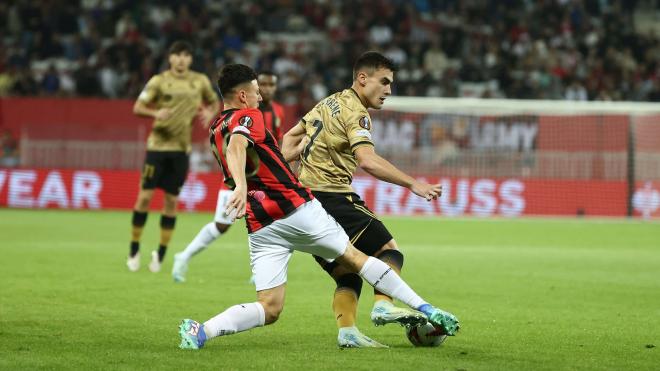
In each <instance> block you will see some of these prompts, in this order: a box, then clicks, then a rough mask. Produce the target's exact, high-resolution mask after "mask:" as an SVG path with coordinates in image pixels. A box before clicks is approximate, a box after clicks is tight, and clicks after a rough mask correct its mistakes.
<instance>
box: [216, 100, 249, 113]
mask: <svg viewBox="0 0 660 371" xmlns="http://www.w3.org/2000/svg"><path fill="white" fill-rule="evenodd" d="M246 108H250V107H248V106H247V104H244V103H241V102H234V101H224V108H223V109H222V110H223V111H227V110H230V109H246Z"/></svg>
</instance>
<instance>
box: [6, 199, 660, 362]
mask: <svg viewBox="0 0 660 371" xmlns="http://www.w3.org/2000/svg"><path fill="white" fill-rule="evenodd" d="M211 218H212V216H211V215H210V214H182V215H181V216H180V217H179V219H178V221H177V229H176V232H175V234H174V238H173V241H172V244H171V245H170V251H169V252H168V255H167V258H166V262H165V264H164V267H163V271H162V272H161V273H159V274H152V273H150V272H149V271H148V269H147V267H146V265H147V263H148V258H149V255H150V251H151V250H152V249H154V248H155V247H156V246H157V236H158V227H157V225H158V217H157V216H156V214H151V215H150V217H149V220H148V221H147V225H146V231H145V236H144V237H143V245H142V246H143V248H142V269H141V270H140V271H139V272H137V273H129V272H128V271H127V269H126V266H125V256H126V253H127V251H128V234H129V223H130V213H128V212H86V211H80V212H75V211H70V212H62V211H30V210H8V209H0V221H1V222H0V252H1V254H2V255H1V256H2V260H3V263H2V269H0V285H1V286H0V287H1V290H0V369H35V368H49V369H51V368H57V369H98V368H111V369H183V368H197V369H246V368H249V369H287V370H290V369H343V370H348V369H350V370H355V369H364V370H385V369H418V370H420V369H434V370H435V369H447V370H479V369H482V370H496V369H499V370H515V369H520V370H543V369H546V370H561V369H566V370H568V369H571V370H572V369H598V370H604V369H612V370H621V369H630V370H642V369H657V368H658V367H659V365H660V295H659V293H660V242H659V241H660V225H659V224H658V223H645V222H634V221H602V220H597V221H594V220H572V219H571V220H548V219H538V220H536V219H519V220H477V219H472V220H470V219H467V220H460V219H420V218H415V219H413V218H410V219H404V218H385V219H384V220H385V223H386V225H387V226H388V227H389V228H390V230H391V232H392V233H393V235H394V236H395V238H396V240H397V241H398V243H399V245H400V247H401V248H402V249H403V251H404V252H405V254H406V262H405V265H404V271H403V272H404V277H405V278H406V279H407V281H408V282H409V283H410V284H411V285H412V286H413V288H415V289H416V290H417V291H418V293H420V294H421V295H422V296H423V297H424V298H427V299H428V300H430V301H431V302H433V303H435V304H436V305H438V306H440V307H442V308H446V309H447V310H450V311H452V312H454V313H455V314H456V315H458V317H459V318H460V319H461V322H462V325H463V328H462V330H461V332H460V333H459V335H458V336H456V337H454V338H449V339H448V340H447V341H446V342H445V343H444V344H443V345H442V346H441V347H439V348H430V349H429V348H413V347H412V345H411V344H409V342H408V340H407V339H406V338H405V334H404V330H403V329H402V328H400V327H398V326H396V325H388V326H386V327H379V328H375V327H374V326H373V325H371V323H370V321H369V311H370V309H371V305H372V297H373V295H372V293H371V290H370V287H369V286H368V285H366V284H365V285H364V289H363V293H362V300H361V305H360V311H359V314H358V325H359V326H360V328H361V329H362V331H363V332H364V333H365V334H367V335H369V336H372V337H373V338H374V339H376V340H378V341H380V342H383V343H385V344H388V345H390V346H391V348H389V349H351V350H339V349H338V348H337V347H336V328H335V322H334V320H333V315H332V311H331V308H330V302H331V297H332V292H333V289H334V284H333V282H331V280H330V279H329V278H328V277H327V276H326V274H325V273H324V272H323V271H321V270H320V269H319V268H318V267H317V265H316V263H315V262H313V260H312V258H311V257H309V256H307V255H306V254H303V253H296V254H294V257H293V259H292V261H291V264H290V267H289V284H288V288H287V299H286V305H285V310H284V312H283V314H282V316H281V318H280V321H279V322H278V323H276V324H275V325H272V326H268V327H265V328H258V329H255V330H253V331H249V332H245V333H241V334H237V335H233V336H229V337H221V338H217V339H214V340H212V341H210V342H209V343H207V344H206V347H205V348H204V349H202V350H201V351H199V352H190V351H183V350H180V349H178V347H177V346H178V344H179V337H178V332H177V326H178V324H179V322H180V320H181V319H182V318H184V317H191V318H194V319H197V320H200V321H204V320H206V319H208V318H210V317H212V316H214V315H215V314H216V313H218V312H220V311H221V310H224V309H225V308H226V307H228V306H230V305H232V304H236V303H242V302H251V301H253V300H254V291H253V286H252V285H251V284H249V283H248V280H249V277H250V271H249V260H248V252H247V243H246V233H245V228H244V226H243V223H242V222H241V223H238V224H237V225H236V226H235V227H234V228H233V229H231V230H230V231H229V232H228V233H227V234H226V235H224V236H223V237H222V238H221V239H220V240H218V241H216V242H215V243H214V244H213V245H212V246H211V247H210V248H209V249H208V250H207V251H205V252H203V253H202V254H201V255H198V256H196V257H195V258H193V261H192V263H191V266H190V271H189V273H188V282H187V283H185V284H174V283H173V282H172V279H171V277H170V274H169V270H170V268H171V265H172V256H173V254H174V252H177V251H179V250H181V249H183V247H185V245H186V244H187V243H188V241H189V240H190V239H192V237H193V236H194V235H195V234H196V233H197V231H198V230H199V228H200V227H201V226H203V225H204V224H205V223H207V222H208V221H210V220H211ZM653 345H654V346H656V347H653Z"/></svg>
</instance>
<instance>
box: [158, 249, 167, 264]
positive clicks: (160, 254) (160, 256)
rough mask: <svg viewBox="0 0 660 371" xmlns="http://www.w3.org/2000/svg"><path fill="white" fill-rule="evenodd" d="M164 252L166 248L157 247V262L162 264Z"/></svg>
mask: <svg viewBox="0 0 660 371" xmlns="http://www.w3.org/2000/svg"><path fill="white" fill-rule="evenodd" d="M165 251H167V246H165V245H158V261H159V262H162V261H163V258H164V257H165Z"/></svg>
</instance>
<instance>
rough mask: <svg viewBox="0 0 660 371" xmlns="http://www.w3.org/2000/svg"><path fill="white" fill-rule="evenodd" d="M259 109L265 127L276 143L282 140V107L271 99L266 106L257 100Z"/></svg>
mask: <svg viewBox="0 0 660 371" xmlns="http://www.w3.org/2000/svg"><path fill="white" fill-rule="evenodd" d="M259 110H260V111H261V112H262V113H263V114H264V123H265V124H266V129H267V130H270V132H271V133H273V136H275V140H276V141H277V142H278V143H281V142H282V122H283V121H284V107H282V106H281V105H280V104H278V103H275V102H273V101H271V102H270V104H269V105H268V106H266V105H265V104H263V102H259Z"/></svg>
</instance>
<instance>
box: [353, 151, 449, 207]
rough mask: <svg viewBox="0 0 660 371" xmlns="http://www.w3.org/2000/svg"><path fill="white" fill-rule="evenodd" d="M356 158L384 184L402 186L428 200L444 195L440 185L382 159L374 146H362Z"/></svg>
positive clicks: (356, 152) (359, 163)
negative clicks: (415, 175)
mask: <svg viewBox="0 0 660 371" xmlns="http://www.w3.org/2000/svg"><path fill="white" fill-rule="evenodd" d="M354 153H355V158H356V159H357V161H358V165H359V166H360V167H361V168H362V170H364V171H366V172H367V173H369V174H371V175H372V176H374V177H375V178H377V179H380V180H382V181H384V182H388V183H392V184H396V185H400V186H402V187H405V188H408V189H410V191H412V192H413V193H414V194H416V195H418V196H420V197H424V198H425V199H427V200H429V201H430V200H434V199H437V198H438V197H440V195H441V194H442V186H441V185H440V184H428V183H424V182H420V181H417V180H416V179H415V178H413V177H411V176H410V175H408V174H406V173H404V172H403V171H401V170H399V169H397V168H396V166H394V165H392V164H391V163H390V162H389V161H387V160H386V159H384V158H382V157H380V156H379V155H378V154H377V153H376V151H375V150H374V147H373V146H360V147H358V148H356V149H355V152H354Z"/></svg>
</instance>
